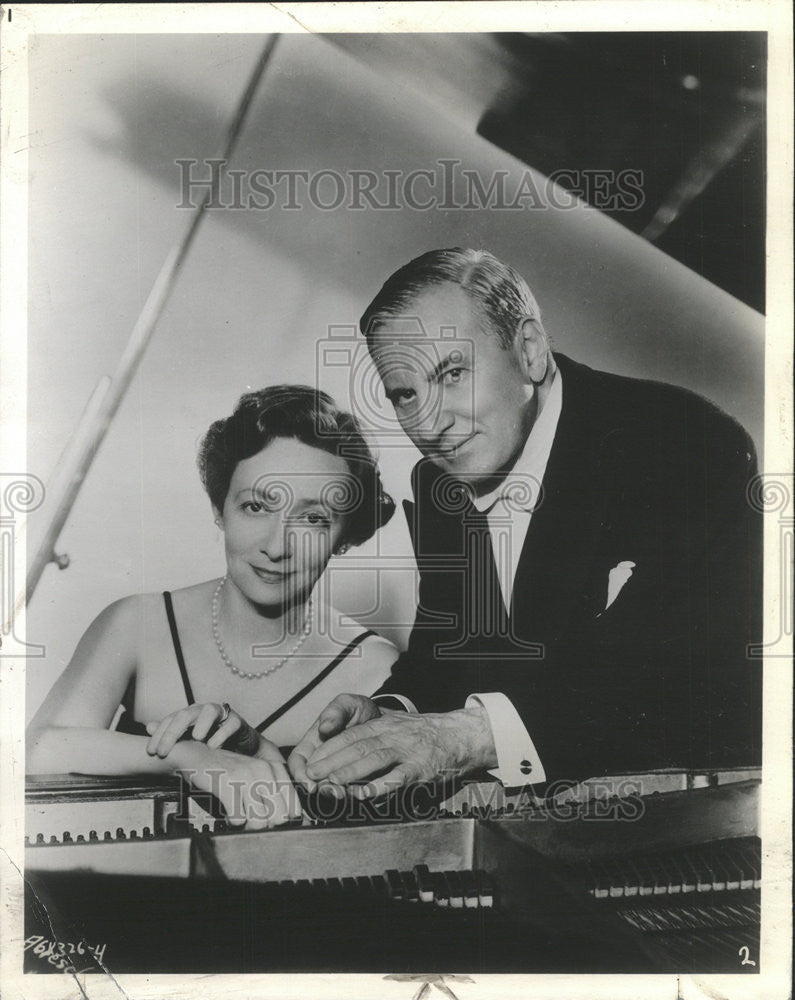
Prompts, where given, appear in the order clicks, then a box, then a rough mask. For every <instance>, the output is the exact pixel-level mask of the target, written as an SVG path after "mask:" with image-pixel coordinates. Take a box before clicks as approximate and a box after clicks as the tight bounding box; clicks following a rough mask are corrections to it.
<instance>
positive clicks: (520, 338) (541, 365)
mask: <svg viewBox="0 0 795 1000" xmlns="http://www.w3.org/2000/svg"><path fill="white" fill-rule="evenodd" d="M517 348H518V351H519V356H520V359H521V363H522V368H523V369H524V372H525V375H526V376H527V378H528V380H529V381H531V382H533V383H534V384H535V385H539V384H540V383H541V382H543V381H544V379H545V378H546V374H547V367H548V365H549V342H548V340H547V334H546V331H545V330H544V327H543V325H542V323H541V320H540V319H532V318H531V317H530V316H528V317H526V318H525V319H524V320H522V324H521V326H520V327H519V330H518V333H517Z"/></svg>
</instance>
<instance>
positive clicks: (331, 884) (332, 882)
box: [326, 878, 342, 892]
mask: <svg viewBox="0 0 795 1000" xmlns="http://www.w3.org/2000/svg"><path fill="white" fill-rule="evenodd" d="M326 885H327V886H328V889H329V892H339V891H340V890H341V889H342V881H341V879H338V878H327V879H326Z"/></svg>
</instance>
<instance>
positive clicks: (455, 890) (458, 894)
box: [444, 871, 464, 910]
mask: <svg viewBox="0 0 795 1000" xmlns="http://www.w3.org/2000/svg"><path fill="white" fill-rule="evenodd" d="M444 877H445V878H446V879H447V887H448V889H449V890H450V907H451V909H453V910H461V909H463V907H464V891H463V888H462V886H461V875H460V874H459V872H455V871H446V872H445V873H444Z"/></svg>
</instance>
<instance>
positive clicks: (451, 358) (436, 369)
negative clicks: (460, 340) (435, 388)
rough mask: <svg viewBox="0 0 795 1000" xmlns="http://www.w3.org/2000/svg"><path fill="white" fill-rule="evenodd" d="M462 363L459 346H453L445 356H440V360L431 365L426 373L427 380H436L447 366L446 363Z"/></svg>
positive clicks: (462, 357)
mask: <svg viewBox="0 0 795 1000" xmlns="http://www.w3.org/2000/svg"><path fill="white" fill-rule="evenodd" d="M463 363H464V355H463V353H462V351H461V348H460V347H454V348H453V350H452V351H450V353H449V354H448V355H447V357H446V358H442V359H441V361H437V363H436V364H435V365H434V366H433V368H432V369H431V371H430V372H429V373H428V377H427V381H428V382H434V381H436V379H438V378H439V377H440V375H442V373H443V372H444V370H445V368H447V367H448V365H451V364H452V365H462V364H463Z"/></svg>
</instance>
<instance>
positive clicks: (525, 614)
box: [511, 355, 607, 637]
mask: <svg viewBox="0 0 795 1000" xmlns="http://www.w3.org/2000/svg"><path fill="white" fill-rule="evenodd" d="M556 359H557V361H558V365H559V367H560V371H561V374H562V377H563V405H562V408H561V414H560V419H559V421H558V426H557V430H556V433H555V440H554V442H553V445H552V450H551V452H550V456H549V461H548V463H547V468H546V472H545V474H544V480H543V484H542V487H543V489H542V497H541V503H540V505H539V506H538V507H537V508H536V510H535V512H534V513H533V517H532V520H531V521H530V527H529V529H528V532H527V537H526V539H525V543H524V546H523V548H522V554H521V556H520V559H519V565H518V567H517V571H516V579H515V581H514V590H513V593H514V598H513V602H512V607H511V619H512V621H513V622H514V626H515V628H516V629H517V632H518V634H519V635H527V636H531V637H532V636H533V635H538V634H544V635H545V636H546V635H548V634H550V632H551V633H553V634H558V633H559V632H561V631H563V630H565V629H566V626H567V624H568V623H569V622H571V621H572V620H576V619H577V618H578V617H580V616H581V614H582V612H583V611H584V610H589V609H590V608H591V607H592V606H593V605H595V603H596V602H597V601H598V595H596V594H593V593H591V589H592V588H591V587H590V585H589V576H590V570H591V565H592V562H593V555H594V551H595V548H596V546H597V543H598V537H599V532H600V528H601V525H602V523H603V520H604V518H603V513H604V505H605V503H606V501H607V498H606V496H605V494H604V490H603V488H602V486H601V483H602V478H601V476H600V474H599V465H600V452H601V442H602V439H603V436H604V427H603V425H602V424H601V420H600V418H601V417H602V416H603V412H604V406H603V405H600V404H599V402H598V401H597V399H596V398H595V384H594V383H595V379H596V378H597V377H598V376H596V375H595V373H593V372H591V371H590V369H588V368H585V367H584V366H582V365H578V364H576V363H575V362H572V361H570V360H569V359H568V358H566V357H564V356H561V355H556ZM578 612H579V613H578Z"/></svg>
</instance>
